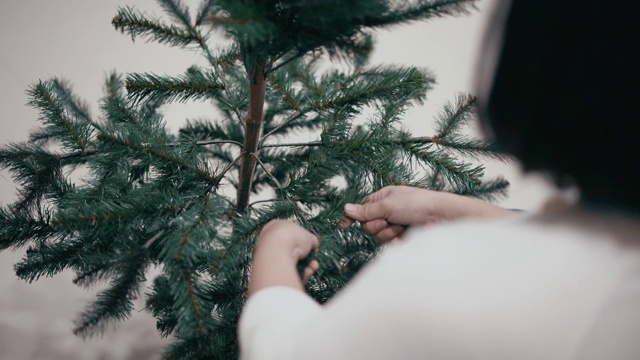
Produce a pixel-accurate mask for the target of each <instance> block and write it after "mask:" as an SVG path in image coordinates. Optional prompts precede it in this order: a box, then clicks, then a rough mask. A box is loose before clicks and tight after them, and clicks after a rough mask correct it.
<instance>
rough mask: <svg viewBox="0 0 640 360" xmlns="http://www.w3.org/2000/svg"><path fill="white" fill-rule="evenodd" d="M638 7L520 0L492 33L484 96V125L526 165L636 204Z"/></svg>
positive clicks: (603, 199)
mask: <svg viewBox="0 0 640 360" xmlns="http://www.w3.org/2000/svg"><path fill="white" fill-rule="evenodd" d="M502 6H504V5H502ZM507 6H508V5H507ZM638 9H640V7H639V6H638V5H637V4H636V2H635V1H631V0H617V1H607V2H604V1H593V0H575V1H569V0H513V2H512V3H511V4H510V8H509V10H508V13H507V16H506V22H504V23H503V22H500V21H498V23H500V24H497V25H494V26H503V29H504V31H503V32H502V33H501V34H499V36H498V35H496V34H498V33H499V32H496V31H493V32H491V31H489V33H488V35H489V36H490V38H489V39H488V40H489V41H493V42H494V43H495V42H500V41H501V43H502V47H501V50H499V51H500V52H499V53H498V56H497V59H496V62H495V63H496V64H497V67H496V68H495V73H494V75H493V77H492V84H491V87H490V91H489V92H488V93H487V94H485V99H484V100H485V101H483V96H482V94H479V95H480V96H479V97H480V103H481V122H482V125H483V127H484V129H485V131H486V132H487V133H488V134H489V135H493V136H494V137H495V139H494V140H495V142H496V144H497V145H498V146H499V147H500V148H502V149H503V150H504V151H506V152H508V153H511V154H513V155H514V156H516V157H517V158H518V159H520V161H521V162H522V164H523V167H524V168H525V170H541V171H545V172H548V173H550V174H551V175H552V176H553V177H554V178H555V179H556V181H557V182H558V183H560V184H562V183H567V182H571V183H575V185H577V186H578V187H579V189H580V192H581V195H582V197H583V200H586V201H590V202H592V203H598V204H603V205H613V206H620V207H626V208H630V209H633V210H636V211H637V210H639V209H640V199H639V196H638V194H639V193H640V192H639V191H638V188H640V176H639V174H640V161H638V156H640V151H638V150H637V149H638V146H639V145H640V132H639V131H638V130H639V129H640V126H639V125H638V124H639V123H640V116H639V115H640V113H639V112H638V109H640V96H639V95H640V79H639V76H638V74H639V68H640V61H639V59H638V51H639V50H638V45H639V43H638V34H639V33H640V28H639V27H638V24H639V23H640V12H639V11H638ZM498 48H499V47H498ZM485 68H486V66H485Z"/></svg>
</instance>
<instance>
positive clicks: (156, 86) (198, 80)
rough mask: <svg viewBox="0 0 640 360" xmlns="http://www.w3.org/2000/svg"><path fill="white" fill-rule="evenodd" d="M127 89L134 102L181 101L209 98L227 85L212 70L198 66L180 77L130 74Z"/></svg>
mask: <svg viewBox="0 0 640 360" xmlns="http://www.w3.org/2000/svg"><path fill="white" fill-rule="evenodd" d="M126 81H127V82H126V84H127V85H126V86H127V91H128V93H129V97H130V99H132V100H133V102H134V103H139V102H141V101H142V100H147V99H148V100H151V101H154V100H158V99H163V100H164V101H169V102H170V101H180V102H185V101H187V100H208V99H211V98H213V97H214V96H215V94H216V93H218V92H219V91H221V90H223V89H224V88H225V86H224V85H223V84H220V83H219V82H218V77H217V76H216V74H215V73H214V72H212V71H206V70H205V71H203V70H200V69H198V68H196V67H192V68H190V69H189V70H187V73H186V74H185V75H183V76H178V77H167V76H158V75H155V74H149V73H145V74H136V73H134V74H130V75H129V76H128V77H127V80H126Z"/></svg>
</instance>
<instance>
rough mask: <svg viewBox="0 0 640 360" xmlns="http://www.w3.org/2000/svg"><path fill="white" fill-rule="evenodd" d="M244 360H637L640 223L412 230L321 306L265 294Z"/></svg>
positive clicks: (573, 217)
mask: <svg viewBox="0 0 640 360" xmlns="http://www.w3.org/2000/svg"><path fill="white" fill-rule="evenodd" d="M239 340H240V348H241V358H242V359H243V360H262V359H278V360H286V359H296V360H298V359H322V360H329V359H332V360H338V359H347V360H360V359H362V360H365V359H366V360H372V359H394V360H395V359H474V360H485V359H486V360H497V359H593V360H596V359H597V360H603V359H606V360H610V359H640V220H639V219H638V218H637V217H636V218H632V217H622V216H619V215H615V216H614V215H610V214H600V215H595V214H593V213H589V212H587V211H585V210H582V209H580V208H577V207H576V208H571V209H565V210H562V211H560V212H556V213H549V214H541V215H518V216H513V217H511V218H508V219H501V220H498V221H494V222H479V221H466V222H460V223H456V224H450V225H446V226H437V227H433V226H432V227H430V228H428V229H415V230H412V231H411V232H410V233H409V234H408V236H407V237H406V239H404V240H402V241H397V242H394V243H392V244H390V245H389V246H388V248H387V249H385V250H384V251H383V252H382V254H381V255H380V256H379V257H378V258H377V259H376V260H375V261H373V262H372V263H370V264H368V265H367V266H366V267H365V268H364V269H363V270H362V271H361V272H360V273H359V274H358V275H357V276H356V278H354V279H353V281H352V282H351V283H350V284H349V286H348V287H347V288H345V289H343V290H342V291H340V292H339V293H338V294H337V295H336V296H335V297H334V298H333V299H331V300H330V301H329V302H328V303H327V304H325V305H323V306H320V305H319V304H318V303H316V302H315V301H314V300H313V299H312V298H310V297H309V296H307V295H306V294H304V293H302V292H299V291H296V290H294V289H290V288H285V287H272V288H267V289H263V290H261V291H259V292H258V293H256V294H255V295H254V296H253V297H251V298H250V299H249V300H248V301H247V304H246V305H245V308H244V310H243V313H242V315H241V319H240V323H239Z"/></svg>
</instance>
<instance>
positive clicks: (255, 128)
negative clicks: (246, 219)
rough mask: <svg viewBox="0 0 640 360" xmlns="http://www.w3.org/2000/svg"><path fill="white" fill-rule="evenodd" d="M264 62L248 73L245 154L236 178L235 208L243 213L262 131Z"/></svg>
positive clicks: (264, 85)
mask: <svg viewBox="0 0 640 360" xmlns="http://www.w3.org/2000/svg"><path fill="white" fill-rule="evenodd" d="M264 70H265V64H260V65H256V66H254V67H253V69H251V73H250V74H249V116H248V117H247V118H246V119H245V121H244V144H243V148H242V149H243V151H244V152H245V156H244V157H243V158H242V160H241V163H240V176H239V178H238V197H237V200H236V210H237V211H238V213H243V212H244V211H245V210H246V209H247V206H248V205H249V197H250V195H251V185H252V183H253V175H254V172H255V169H256V163H257V161H256V158H255V157H253V156H251V155H250V154H254V155H255V156H256V157H257V156H258V141H259V140H260V136H261V133H262V118H263V109H264V97H265V92H266V81H265V74H264Z"/></svg>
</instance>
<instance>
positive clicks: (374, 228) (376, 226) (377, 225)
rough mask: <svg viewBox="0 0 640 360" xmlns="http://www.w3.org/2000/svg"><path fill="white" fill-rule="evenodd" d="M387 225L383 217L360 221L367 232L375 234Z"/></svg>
mask: <svg viewBox="0 0 640 360" xmlns="http://www.w3.org/2000/svg"><path fill="white" fill-rule="evenodd" d="M387 226H389V223H388V222H387V221H386V220H383V219H377V220H371V221H367V222H364V223H362V228H363V229H364V230H365V231H366V232H368V233H369V234H372V235H376V234H378V233H379V232H380V231H382V230H383V229H384V228H386V227H387Z"/></svg>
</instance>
